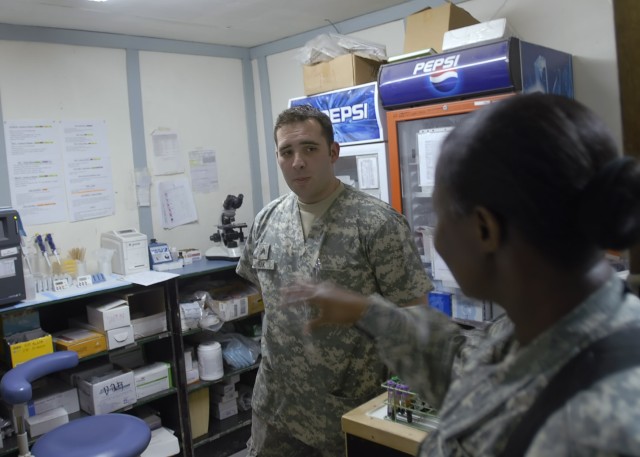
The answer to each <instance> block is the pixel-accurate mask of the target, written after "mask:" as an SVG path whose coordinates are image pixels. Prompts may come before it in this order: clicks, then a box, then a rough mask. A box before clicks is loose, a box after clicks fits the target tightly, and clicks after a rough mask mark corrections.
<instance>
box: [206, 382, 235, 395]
mask: <svg viewBox="0 0 640 457" xmlns="http://www.w3.org/2000/svg"><path fill="white" fill-rule="evenodd" d="M211 389H212V390H213V391H214V392H215V393H217V394H220V395H224V394H226V393H229V392H233V391H234V390H236V386H235V384H225V383H223V382H219V383H217V384H214V385H213V386H211Z"/></svg>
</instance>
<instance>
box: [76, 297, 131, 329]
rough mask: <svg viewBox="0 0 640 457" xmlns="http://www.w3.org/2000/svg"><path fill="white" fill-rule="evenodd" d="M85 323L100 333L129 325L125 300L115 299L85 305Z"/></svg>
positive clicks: (127, 306)
mask: <svg viewBox="0 0 640 457" xmlns="http://www.w3.org/2000/svg"><path fill="white" fill-rule="evenodd" d="M87 321H88V322H89V324H91V325H92V326H93V327H95V328H96V329H98V330H99V331H101V332H106V331H107V330H111V329H113V328H118V327H124V326H125V325H131V316H130V314H129V304H128V303H127V302H126V300H122V299H116V300H111V301H108V302H107V303H94V304H91V305H87Z"/></svg>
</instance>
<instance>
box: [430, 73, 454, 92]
mask: <svg viewBox="0 0 640 457" xmlns="http://www.w3.org/2000/svg"><path fill="white" fill-rule="evenodd" d="M429 82H431V85H432V86H433V88H434V89H435V90H437V91H438V92H443V93H446V92H451V91H452V90H453V89H455V88H456V86H457V85H458V72H457V71H455V70H445V71H439V72H436V73H431V74H430V75H429Z"/></svg>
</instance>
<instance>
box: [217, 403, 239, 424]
mask: <svg viewBox="0 0 640 457" xmlns="http://www.w3.org/2000/svg"><path fill="white" fill-rule="evenodd" d="M236 414H238V403H237V402H236V400H235V398H234V399H233V400H229V401H225V402H222V403H214V404H213V415H214V416H215V417H216V419H220V420H222V419H226V418H228V417H231V416H235V415H236Z"/></svg>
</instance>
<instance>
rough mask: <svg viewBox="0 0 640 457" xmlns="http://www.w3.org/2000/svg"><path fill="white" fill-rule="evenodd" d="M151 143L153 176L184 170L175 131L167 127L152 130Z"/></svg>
mask: <svg viewBox="0 0 640 457" xmlns="http://www.w3.org/2000/svg"><path fill="white" fill-rule="evenodd" d="M151 144H152V147H153V155H152V170H153V174H154V175H155V176H158V175H173V174H177V173H183V172H184V163H183V161H182V157H181V156H180V146H179V144H178V134H177V133H176V132H173V131H171V130H169V129H158V130H154V131H153V133H152V134H151Z"/></svg>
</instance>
